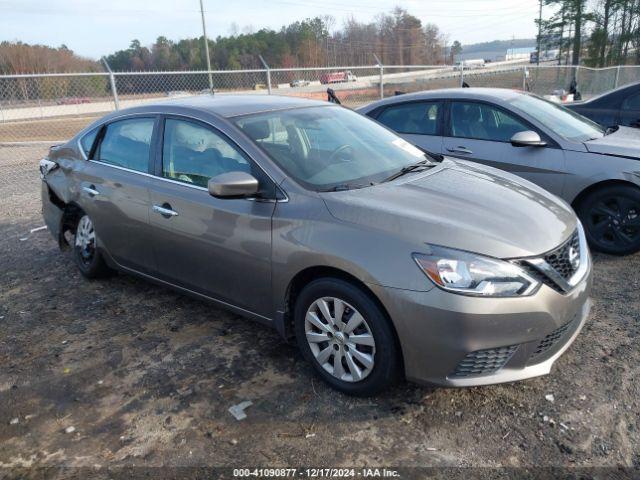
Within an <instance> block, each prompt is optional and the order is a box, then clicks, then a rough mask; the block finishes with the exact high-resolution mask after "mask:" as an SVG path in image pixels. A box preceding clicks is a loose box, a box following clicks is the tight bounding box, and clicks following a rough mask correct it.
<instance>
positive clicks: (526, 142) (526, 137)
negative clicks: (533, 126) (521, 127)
mask: <svg viewBox="0 0 640 480" xmlns="http://www.w3.org/2000/svg"><path fill="white" fill-rule="evenodd" d="M546 144H547V142H543V141H542V139H541V138H540V135H538V133H537V132H534V131H533V130H525V131H524V132H518V133H516V134H515V135H514V136H513V137H511V145H513V146H514V147H544V146H545V145H546Z"/></svg>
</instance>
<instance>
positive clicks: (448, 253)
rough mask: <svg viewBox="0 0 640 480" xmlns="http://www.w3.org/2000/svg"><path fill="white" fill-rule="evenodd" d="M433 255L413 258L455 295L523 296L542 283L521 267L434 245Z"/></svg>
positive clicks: (438, 283) (416, 255) (439, 284)
mask: <svg viewBox="0 0 640 480" xmlns="http://www.w3.org/2000/svg"><path fill="white" fill-rule="evenodd" d="M429 248H430V251H431V253H429V254H422V253H414V254H413V258H414V260H415V261H416V263H417V264H418V266H419V267H420V269H421V270H422V271H423V272H424V273H425V275H426V276H427V277H429V279H431V281H433V283H435V284H436V285H437V286H438V287H440V288H442V289H444V290H447V291H449V292H453V293H459V294H463V295H474V296H478V297H522V296H526V295H531V294H533V293H535V292H536V291H537V289H538V287H539V286H540V282H538V281H537V280H535V279H534V278H532V277H531V276H529V275H527V273H526V272H525V271H524V270H523V269H522V268H520V267H519V266H517V265H514V264H513V263H510V262H506V261H504V260H499V259H496V258H491V257H485V256H482V255H478V254H475V253H470V252H465V251H462V250H454V249H451V248H444V247H437V246H430V247H429Z"/></svg>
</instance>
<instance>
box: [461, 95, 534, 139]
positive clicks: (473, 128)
mask: <svg viewBox="0 0 640 480" xmlns="http://www.w3.org/2000/svg"><path fill="white" fill-rule="evenodd" d="M524 130H531V128H530V127H529V126H527V125H526V124H524V123H522V122H521V121H520V120H519V119H518V118H516V117H515V116H513V115H510V114H508V113H506V112H504V111H502V110H500V109H499V108H495V107H492V106H490V105H485V104H483V103H475V102H453V103H452V104H451V135H452V136H453V137H462V138H474V139H477V140H491V141H494V142H508V141H509V140H510V139H511V137H512V136H513V135H514V134H515V133H518V132H522V131H524Z"/></svg>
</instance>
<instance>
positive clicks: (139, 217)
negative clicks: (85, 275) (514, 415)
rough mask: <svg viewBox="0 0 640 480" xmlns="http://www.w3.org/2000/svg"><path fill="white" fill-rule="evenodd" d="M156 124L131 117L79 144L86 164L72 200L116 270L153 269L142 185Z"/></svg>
mask: <svg viewBox="0 0 640 480" xmlns="http://www.w3.org/2000/svg"><path fill="white" fill-rule="evenodd" d="M157 121H158V118H157V117H155V116H131V117H126V118H121V119H117V120H114V121H112V122H109V123H108V124H106V125H104V126H102V127H101V128H100V129H99V130H98V131H97V132H90V133H88V134H87V138H83V139H82V140H81V147H82V149H83V152H84V153H85V155H87V157H88V160H87V161H86V162H83V163H82V164H81V165H80V166H79V168H78V170H77V172H76V176H77V179H78V189H79V197H78V201H79V203H80V206H81V207H82V209H83V210H84V211H85V212H87V214H89V216H90V217H91V218H92V220H93V223H94V225H95V230H96V235H97V238H98V245H99V247H101V248H104V249H105V250H106V251H107V253H108V254H109V255H110V256H111V258H112V259H113V260H115V261H116V262H117V263H118V264H120V265H121V266H123V267H126V268H130V269H133V270H137V271H141V272H145V273H146V272H149V271H151V270H152V268H153V257H152V254H151V251H150V249H149V244H150V240H151V236H150V227H149V189H148V186H149V179H150V175H149V171H150V168H151V158H152V156H153V155H152V150H153V148H152V145H153V144H154V141H153V140H154V136H155V134H156V133H155V132H156V128H155V126H156V123H157ZM94 138H95V140H94ZM90 145H93V147H91V146H90Z"/></svg>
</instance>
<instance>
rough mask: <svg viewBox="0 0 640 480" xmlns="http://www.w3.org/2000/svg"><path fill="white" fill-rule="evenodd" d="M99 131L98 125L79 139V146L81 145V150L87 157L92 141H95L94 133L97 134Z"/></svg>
mask: <svg viewBox="0 0 640 480" xmlns="http://www.w3.org/2000/svg"><path fill="white" fill-rule="evenodd" d="M99 131H100V127H96V128H94V129H93V130H91V131H90V132H89V133H87V134H86V135H85V136H84V137H82V138H81V139H80V146H81V147H82V151H83V152H84V155H85V156H86V157H87V158H89V153H91V147H93V142H94V141H95V139H96V135H98V132H99Z"/></svg>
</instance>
